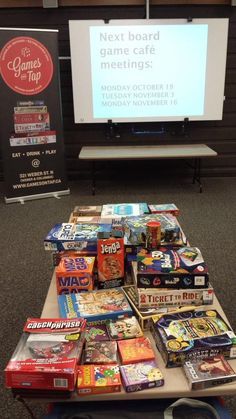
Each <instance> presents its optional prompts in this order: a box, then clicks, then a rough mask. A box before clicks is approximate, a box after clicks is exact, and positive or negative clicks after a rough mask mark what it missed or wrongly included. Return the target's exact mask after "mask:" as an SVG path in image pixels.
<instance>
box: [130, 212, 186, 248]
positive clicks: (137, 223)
mask: <svg viewBox="0 0 236 419" xmlns="http://www.w3.org/2000/svg"><path fill="white" fill-rule="evenodd" d="M150 221H158V222H160V223H161V245H162V246H167V245H172V246H173V245H174V246H178V247H181V246H186V244H187V239H186V237H185V235H184V233H183V230H182V229H181V227H180V225H179V223H178V221H177V219H176V217H174V216H173V215H172V214H144V215H140V216H136V217H126V218H124V220H123V224H124V230H125V236H126V238H127V243H130V244H133V245H136V246H139V245H142V246H145V244H146V230H147V228H146V225H147V223H148V222H150Z"/></svg>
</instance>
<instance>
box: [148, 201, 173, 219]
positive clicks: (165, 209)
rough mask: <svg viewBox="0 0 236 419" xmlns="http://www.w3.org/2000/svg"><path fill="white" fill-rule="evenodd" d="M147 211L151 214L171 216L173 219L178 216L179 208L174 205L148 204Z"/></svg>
mask: <svg viewBox="0 0 236 419" xmlns="http://www.w3.org/2000/svg"><path fill="white" fill-rule="evenodd" d="M148 207H149V210H150V212H151V213H152V214H160V213H166V214H172V215H174V216H175V217H176V216H177V215H179V208H177V206H176V205H175V204H149V205H148Z"/></svg>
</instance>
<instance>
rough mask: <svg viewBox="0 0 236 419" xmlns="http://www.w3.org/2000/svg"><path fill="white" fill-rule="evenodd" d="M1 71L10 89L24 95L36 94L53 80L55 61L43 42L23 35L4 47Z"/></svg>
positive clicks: (0, 64) (0, 62)
mask: <svg viewBox="0 0 236 419" xmlns="http://www.w3.org/2000/svg"><path fill="white" fill-rule="evenodd" d="M0 72H1V75H2V78H3V80H4V82H5V83H6V84H7V85H8V87H10V89H12V90H14V91H15V92H17V93H20V94H22V95H36V94H38V93H40V92H42V91H43V90H44V89H46V87H47V86H48V85H49V83H50V82H51V80H52V76H53V62H52V58H51V55H50V53H49V52H48V50H47V49H46V48H45V46H44V45H43V44H41V43H40V42H39V41H37V40H36V39H34V38H31V37H24V36H21V37H17V38H13V39H11V40H10V41H9V42H8V43H7V44H6V45H4V47H3V48H2V50H1V54H0Z"/></svg>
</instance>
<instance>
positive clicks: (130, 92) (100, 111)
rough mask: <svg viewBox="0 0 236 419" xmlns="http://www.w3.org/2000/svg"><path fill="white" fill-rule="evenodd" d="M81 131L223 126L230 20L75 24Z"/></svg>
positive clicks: (74, 54) (76, 88)
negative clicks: (110, 125)
mask: <svg viewBox="0 0 236 419" xmlns="http://www.w3.org/2000/svg"><path fill="white" fill-rule="evenodd" d="M69 30H70V47H71V64H72V83H73V101H74V119H75V123H99V122H101V123H104V122H107V121H110V120H112V122H135V121H140V122H155V121H181V120H184V119H185V118H188V119H189V120H219V119H222V113H223V103H224V85H225V69H226V55H227V38H228V19H193V20H192V21H190V22H189V21H188V20H184V19H163V20H153V19H151V20H111V21H109V22H108V23H105V22H104V21H100V20H87V21H86V20H83V21H80V20H71V21H69Z"/></svg>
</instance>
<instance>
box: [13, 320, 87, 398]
mask: <svg viewBox="0 0 236 419" xmlns="http://www.w3.org/2000/svg"><path fill="white" fill-rule="evenodd" d="M85 326H86V321H85V320H84V319H79V318H76V319H71V320H68V319H35V318H32V319H28V320H27V322H26V324H25V326H24V329H23V332H24V333H23V334H22V336H21V338H20V340H19V343H18V345H17V347H16V349H15V352H14V353H13V355H12V357H11V359H10V361H9V363H8V364H7V367H6V369H5V378H6V386H7V387H9V388H14V389H27V390H35V389H37V390H59V391H63V392H64V391H66V390H68V391H73V390H74V388H75V382H76V375H77V364H78V362H79V360H80V357H81V353H82V348H83V344H84V329H85Z"/></svg>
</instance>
